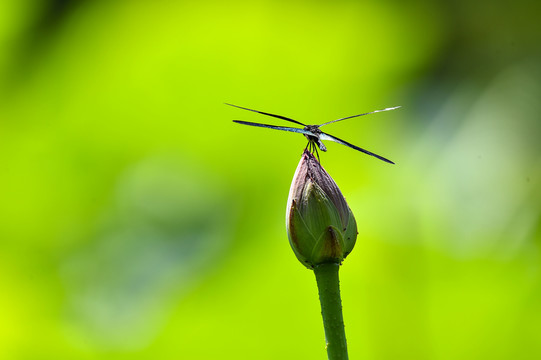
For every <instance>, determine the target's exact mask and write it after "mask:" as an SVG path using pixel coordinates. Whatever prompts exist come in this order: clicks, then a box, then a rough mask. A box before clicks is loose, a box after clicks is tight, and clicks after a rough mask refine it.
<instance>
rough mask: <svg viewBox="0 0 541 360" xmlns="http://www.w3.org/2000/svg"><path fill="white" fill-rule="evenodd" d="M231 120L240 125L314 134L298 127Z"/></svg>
mask: <svg viewBox="0 0 541 360" xmlns="http://www.w3.org/2000/svg"><path fill="white" fill-rule="evenodd" d="M233 122H236V123H237V124H242V125H250V126H258V127H263V128H268V129H274V130H282V131H290V132H294V133H299V134H304V135H311V136H314V134H312V133H311V132H310V131H308V130H304V129H299V128H293V127H285V126H274V125H267V124H259V123H253V122H249V121H241V120H233Z"/></svg>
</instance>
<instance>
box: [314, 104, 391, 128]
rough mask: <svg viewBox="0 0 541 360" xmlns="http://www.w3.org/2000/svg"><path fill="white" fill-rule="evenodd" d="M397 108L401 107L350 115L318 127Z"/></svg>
mask: <svg viewBox="0 0 541 360" xmlns="http://www.w3.org/2000/svg"><path fill="white" fill-rule="evenodd" d="M399 107H401V106H395V107H390V108H385V109H381V110H374V111H370V112H367V113H364V114H359V115H352V116H348V117H345V118H341V119H337V120H333V121H329V122H326V123H325V124H321V125H319V126H320V127H321V126H323V125H329V124H332V123H335V122H337V121H342V120H346V119H351V118H354V117H358V116H364V115H369V114H373V113H378V112H382V111H389V110H394V109H398V108H399Z"/></svg>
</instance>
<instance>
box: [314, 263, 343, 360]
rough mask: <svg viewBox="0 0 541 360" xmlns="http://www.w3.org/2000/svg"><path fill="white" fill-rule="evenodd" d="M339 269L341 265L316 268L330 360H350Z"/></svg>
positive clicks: (332, 264)
mask: <svg viewBox="0 0 541 360" xmlns="http://www.w3.org/2000/svg"><path fill="white" fill-rule="evenodd" d="M339 268H340V265H339V264H335V263H328V264H320V265H317V266H315V267H314V274H315V275H316V282H317V288H318V290H319V302H320V303H321V315H322V316H323V327H324V328H325V341H326V342H327V356H328V358H329V360H346V359H348V348H347V342H346V332H345V330H344V319H343V318H342V302H341V300H340V281H339V280H338V269H339Z"/></svg>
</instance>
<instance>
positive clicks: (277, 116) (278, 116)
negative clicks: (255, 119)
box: [225, 103, 305, 126]
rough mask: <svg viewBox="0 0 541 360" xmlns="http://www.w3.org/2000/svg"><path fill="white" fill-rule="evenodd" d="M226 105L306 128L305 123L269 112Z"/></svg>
mask: <svg viewBox="0 0 541 360" xmlns="http://www.w3.org/2000/svg"><path fill="white" fill-rule="evenodd" d="M225 104H226V105H229V106H233V107H236V108H239V109H243V110H248V111H253V112H256V113H258V114H263V115H267V116H272V117H275V118H278V119H282V120H286V121H290V122H292V123H295V124H299V125H302V126H305V125H304V124H303V123H301V122H300V121H297V120H293V119H290V118H288V117H285V116H282V115H275V114H270V113H267V112H263V111H259V110H253V109H248V108H245V107H242V106H237V105H233V104H228V103H225Z"/></svg>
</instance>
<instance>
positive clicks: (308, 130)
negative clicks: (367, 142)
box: [226, 104, 400, 164]
mask: <svg viewBox="0 0 541 360" xmlns="http://www.w3.org/2000/svg"><path fill="white" fill-rule="evenodd" d="M226 105H230V106H234V107H237V108H239V109H244V110H248V111H253V112H256V113H259V114H263V115H267V116H272V117H275V118H278V119H282V120H286V121H289V122H293V123H296V124H299V125H302V126H304V127H303V128H302V129H300V128H294V127H286V126H275V125H268V124H260V123H253V122H249V121H241V120H233V121H234V122H236V123H238V124H242V125H250V126H257V127H264V128H268V129H275V130H282V131H289V132H295V133H299V134H303V135H304V136H305V137H306V138H307V139H308V145H307V146H306V147H307V148H309V149H310V150H311V151H312V152H313V151H315V152H316V153H317V148H319V149H320V150H321V151H327V148H326V147H325V145H324V144H323V142H322V140H330V141H334V142H337V143H339V144H342V145H345V146H348V147H350V148H352V149H355V150H358V151H360V152H363V153H365V154H367V155H370V156H374V157H375V158H378V159H380V160H382V161H385V162H388V163H390V164H394V162H392V161H391V160H389V159H386V158H384V157H383V156H380V155H377V154H374V153H373V152H370V151H368V150H365V149H363V148H360V147H358V146H355V145H353V144H350V143H348V142H346V141H344V140H342V139H339V138H337V137H336V136H333V135H330V134H327V133H324V132H323V131H321V129H320V127H321V126H323V125H328V124H331V123H334V122H337V121H341V120H346V119H350V118H354V117H358V116H363V115H368V114H372V113H376V112H381V111H388V110H394V109H397V108H399V107H400V106H396V107H392V108H386V109H382V110H375V111H371V112H368V113H364V114H359V115H353V116H348V117H345V118H341V119H337V120H333V121H329V122H326V123H324V124H321V125H306V124H303V123H301V122H299V121H297V120H293V119H290V118H287V117H285V116H281V115H274V114H270V113H266V112H263V111H258V110H252V109H248V108H244V107H241V106H237V105H232V104H226Z"/></svg>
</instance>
